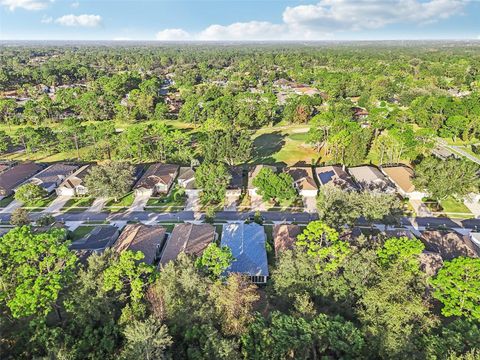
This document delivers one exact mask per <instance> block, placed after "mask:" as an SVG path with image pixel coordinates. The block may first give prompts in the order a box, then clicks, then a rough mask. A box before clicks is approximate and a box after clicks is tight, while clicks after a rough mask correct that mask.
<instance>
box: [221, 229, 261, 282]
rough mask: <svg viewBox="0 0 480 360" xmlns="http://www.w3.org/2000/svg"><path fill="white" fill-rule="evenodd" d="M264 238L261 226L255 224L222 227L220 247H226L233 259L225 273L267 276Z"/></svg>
mask: <svg viewBox="0 0 480 360" xmlns="http://www.w3.org/2000/svg"><path fill="white" fill-rule="evenodd" d="M265 242H266V236H265V231H264V230H263V226H260V225H258V224H256V223H250V224H245V223H231V224H226V225H223V231H222V242H221V245H222V246H228V247H229V248H230V249H231V250H232V255H233V257H234V258H235V261H233V263H232V265H230V267H229V268H228V269H227V272H234V273H242V274H247V275H250V276H268V261H267V250H266V249H265Z"/></svg>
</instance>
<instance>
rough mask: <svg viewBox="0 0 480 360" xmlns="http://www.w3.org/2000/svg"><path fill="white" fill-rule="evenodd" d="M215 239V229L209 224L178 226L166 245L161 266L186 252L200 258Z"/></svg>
mask: <svg viewBox="0 0 480 360" xmlns="http://www.w3.org/2000/svg"><path fill="white" fill-rule="evenodd" d="M214 239H215V228H214V227H213V226H212V225H209V224H199V225H196V224H190V223H186V224H178V225H175V228H174V229H173V231H172V235H171V236H170V238H169V239H168V241H167V244H166V245H165V249H164V250H163V253H162V258H161V259H160V264H162V265H166V264H167V263H168V262H169V261H171V260H175V259H176V258H177V256H178V255H179V254H180V253H181V252H184V253H186V254H191V255H195V256H199V255H201V254H202V252H203V250H205V248H206V247H207V246H208V245H209V244H210V243H211V242H212V241H213V240H214Z"/></svg>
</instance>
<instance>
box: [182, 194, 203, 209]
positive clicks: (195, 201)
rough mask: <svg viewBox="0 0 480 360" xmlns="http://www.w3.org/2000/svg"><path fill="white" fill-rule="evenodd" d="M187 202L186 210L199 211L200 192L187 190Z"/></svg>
mask: <svg viewBox="0 0 480 360" xmlns="http://www.w3.org/2000/svg"><path fill="white" fill-rule="evenodd" d="M186 194H187V203H186V204H185V211H199V210H200V192H199V191H191V190H190V191H187V192H186Z"/></svg>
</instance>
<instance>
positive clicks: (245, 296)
mask: <svg viewBox="0 0 480 360" xmlns="http://www.w3.org/2000/svg"><path fill="white" fill-rule="evenodd" d="M210 296H211V298H212V300H213V303H214V306H215V311H216V313H217V315H218V316H219V322H220V324H222V331H223V333H224V334H225V335H227V336H232V335H241V334H243V333H244V332H245V331H246V329H247V327H248V325H249V324H250V323H251V322H252V321H253V319H254V316H253V305H254V304H255V302H257V301H258V300H259V299H260V296H259V295H258V294H257V287H256V286H255V285H253V284H252V283H251V282H250V280H249V279H248V278H246V277H245V276H242V275H240V274H232V275H230V276H229V277H228V278H227V279H226V281H225V283H222V282H216V283H215V284H213V287H212V289H211V292H210Z"/></svg>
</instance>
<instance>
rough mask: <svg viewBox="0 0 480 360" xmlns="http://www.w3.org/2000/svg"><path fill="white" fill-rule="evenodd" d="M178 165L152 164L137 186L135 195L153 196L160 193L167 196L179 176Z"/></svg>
mask: <svg viewBox="0 0 480 360" xmlns="http://www.w3.org/2000/svg"><path fill="white" fill-rule="evenodd" d="M179 169H180V167H179V166H178V165H172V164H163V163H157V164H152V165H150V167H149V168H148V169H147V171H145V173H144V174H143V176H142V177H141V178H140V180H138V182H137V183H136V184H135V186H134V189H135V195H140V194H142V195H148V196H153V195H155V194H158V193H162V194H167V193H168V192H169V191H170V188H171V187H172V184H173V182H174V181H175V178H176V177H177V175H178V171H179Z"/></svg>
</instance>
